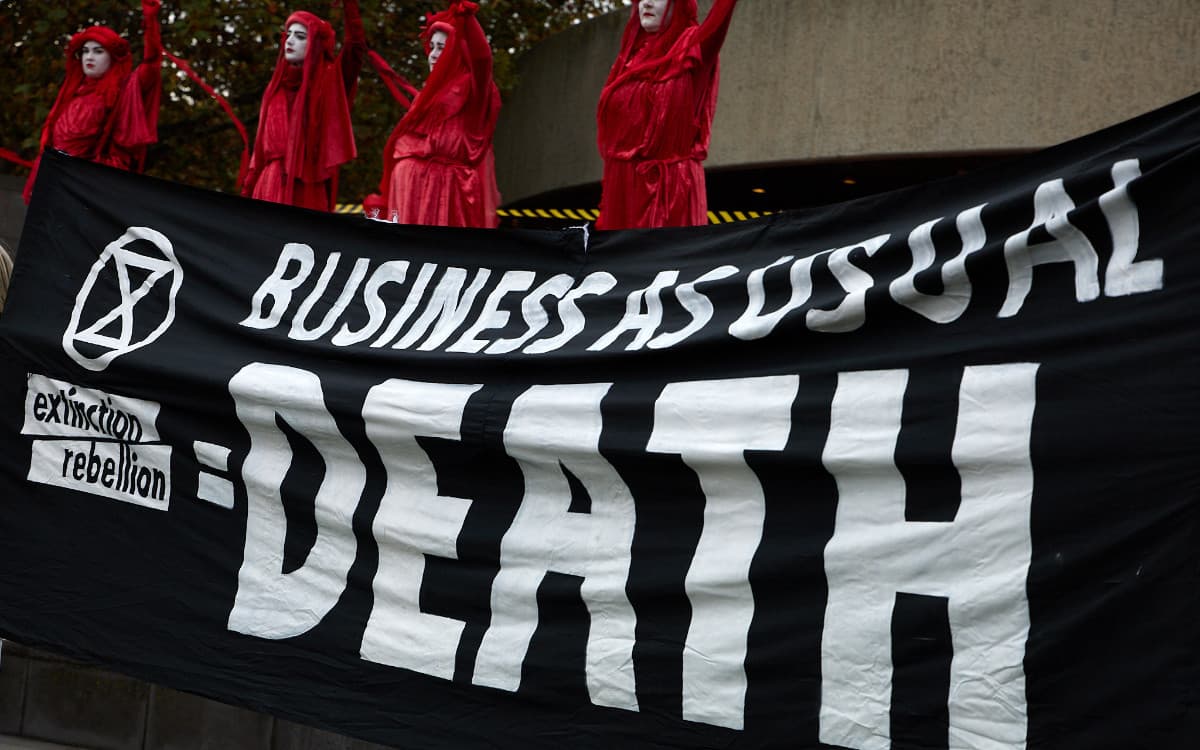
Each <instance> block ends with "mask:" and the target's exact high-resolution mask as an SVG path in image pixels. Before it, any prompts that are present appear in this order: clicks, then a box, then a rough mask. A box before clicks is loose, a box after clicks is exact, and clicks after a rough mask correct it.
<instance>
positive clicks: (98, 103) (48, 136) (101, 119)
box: [24, 2, 162, 203]
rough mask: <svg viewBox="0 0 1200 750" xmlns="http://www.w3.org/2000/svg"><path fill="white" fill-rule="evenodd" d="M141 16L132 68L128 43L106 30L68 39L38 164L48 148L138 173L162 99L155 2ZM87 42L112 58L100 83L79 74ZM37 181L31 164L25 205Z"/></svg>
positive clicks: (153, 136) (154, 137)
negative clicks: (140, 42) (140, 41)
mask: <svg viewBox="0 0 1200 750" xmlns="http://www.w3.org/2000/svg"><path fill="white" fill-rule="evenodd" d="M142 11H143V28H144V35H145V42H144V53H143V56H142V64H141V65H138V66H137V68H136V69H133V59H132V55H131V54H130V50H129V43H128V42H126V41H125V40H124V39H122V38H121V36H120V35H118V34H117V32H115V31H113V30H112V29H110V28H108V27H106V26H92V27H91V28H88V29H84V30H83V31H81V32H79V33H77V34H75V35H74V36H72V37H71V40H70V42H68V44H67V58H66V68H67V72H66V77H65V78H64V80H63V84H62V86H61V87H59V91H58V96H57V97H56V98H55V100H54V106H53V107H51V108H50V114H49V116H48V117H47V118H46V123H45V125H44V126H43V127H42V136H41V143H40V148H39V152H38V156H39V159H40V157H41V151H43V150H45V149H46V148H47V147H49V148H56V149H58V150H60V151H63V152H65V153H68V154H70V155H72V156H78V157H81V158H85V159H89V160H91V161H95V162H99V163H101V164H108V165H110V166H115V167H120V168H122V169H133V170H137V171H140V170H141V169H142V167H143V166H144V163H145V156H146V147H147V146H149V145H150V144H152V143H154V142H155V141H157V140H158V108H159V103H160V99H161V96H162V67H161V62H162V37H161V34H160V30H159V25H158V3H157V2H143V4H142ZM86 42H94V43H96V44H99V45H101V46H102V47H104V49H105V51H107V52H108V54H109V56H110V57H111V58H112V64H111V66H110V67H109V69H108V71H107V72H105V74H104V75H103V76H101V77H100V78H89V77H87V76H86V75H85V74H84V71H83V66H82V65H81V63H80V60H79V54H80V52H81V51H82V49H83V45H84V43H86ZM131 71H132V72H131ZM36 180H37V162H36V161H35V163H34V167H33V171H32V173H31V174H30V175H29V179H28V181H27V182H26V183H25V190H24V198H25V202H26V203H28V202H29V197H30V194H31V193H32V191H33V185H34V182H35V181H36Z"/></svg>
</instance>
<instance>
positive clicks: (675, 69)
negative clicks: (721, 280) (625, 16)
mask: <svg viewBox="0 0 1200 750" xmlns="http://www.w3.org/2000/svg"><path fill="white" fill-rule="evenodd" d="M736 5H737V0H715V2H714V3H713V6H712V9H711V10H710V11H709V13H708V16H707V17H706V18H705V19H704V23H703V24H700V23H697V8H696V0H637V2H635V4H634V7H633V13H632V15H631V16H630V19H629V22H628V23H627V24H626V26H625V33H624V35H623V36H622V38H621V49H620V52H619V53H618V54H617V60H616V62H615V63H614V64H613V66H612V69H611V70H610V71H609V74H608V81H607V82H606V83H605V84H604V88H603V90H602V91H601V92H600V106H599V108H598V110H597V114H596V121H597V125H598V143H599V147H600V156H601V157H602V158H603V159H604V176H603V179H602V183H601V198H600V218H599V220H598V221H597V222H596V226H597V228H599V229H629V228H648V227H676V226H696V225H702V224H706V223H707V222H708V218H707V217H708V200H707V196H706V194H705V190H706V187H705V180H704V166H703V162H704V160H705V159H706V158H707V157H708V145H709V140H710V138H711V135H712V120H713V114H714V113H715V112H716V107H717V82H718V79H719V72H718V55H719V53H720V51H721V46H722V44H724V42H725V35H726V33H727V32H728V31H729V23H730V20H731V19H732V16H733V9H734V7H735V6H736Z"/></svg>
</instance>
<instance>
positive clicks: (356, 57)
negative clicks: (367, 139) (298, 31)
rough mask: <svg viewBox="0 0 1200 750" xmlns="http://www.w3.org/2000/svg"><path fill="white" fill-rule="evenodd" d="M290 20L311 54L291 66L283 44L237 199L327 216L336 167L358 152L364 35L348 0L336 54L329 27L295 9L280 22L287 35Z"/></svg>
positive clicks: (333, 201) (332, 201) (333, 196)
mask: <svg viewBox="0 0 1200 750" xmlns="http://www.w3.org/2000/svg"><path fill="white" fill-rule="evenodd" d="M293 23H301V24H304V26H305V27H306V28H307V29H308V53H307V54H306V55H305V58H304V63H303V64H302V65H291V64H289V63H288V62H287V60H285V59H284V49H283V48H284V45H283V44H280V48H279V58H278V60H277V62H276V64H275V74H274V76H273V77H272V78H271V82H270V84H268V86H267V90H266V93H265V94H264V95H263V102H262V108H261V110H260V113H259V120H258V134H257V136H256V137H255V142H254V155H253V156H252V157H251V159H250V168H249V173H248V174H247V176H246V182H245V184H244V185H243V187H242V194H243V195H249V196H251V197H253V198H258V199H260V200H267V201H272V202H275V203H286V204H290V205H293V206H300V207H303V208H312V209H316V210H320V211H331V210H333V208H334V206H335V204H336V202H337V175H338V169H339V167H341V165H343V164H345V163H346V162H348V161H350V160H351V159H353V158H354V157H355V156H356V155H357V153H358V152H357V150H356V148H355V145H354V131H353V128H352V127H351V124H350V103H351V102H352V101H353V99H354V94H355V90H356V88H357V85H358V73H359V71H360V70H361V69H362V65H363V60H364V59H365V58H366V51H367V42H366V34H365V32H364V31H363V25H362V17H361V16H360V14H359V9H358V3H357V2H356V1H355V0H346V3H345V23H346V29H345V34H346V36H345V39H344V40H343V42H342V50H341V53H340V54H337V55H336V56H335V54H334V46H335V39H334V32H333V27H332V26H330V25H329V23H327V22H326V21H323V20H322V19H320V18H318V17H317V16H314V15H313V14H311V13H308V12H305V11H298V12H296V13H293V14H292V15H291V16H289V17H288V19H287V23H285V24H284V29H285V32H284V33H285V34H286V29H287V28H288V27H289V26H291V25H292V24H293Z"/></svg>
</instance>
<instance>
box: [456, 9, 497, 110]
mask: <svg viewBox="0 0 1200 750" xmlns="http://www.w3.org/2000/svg"><path fill="white" fill-rule="evenodd" d="M471 5H474V4H473V3H471ZM463 15H464V16H465V17H464V18H463V21H462V30H463V41H464V42H465V43H466V46H467V59H468V60H469V61H470V65H471V79H472V82H473V83H474V90H475V91H476V92H484V91H487V90H488V89H489V88H491V86H492V45H491V44H490V43H488V40H487V35H486V34H484V33H483V27H482V26H480V25H479V19H477V18H476V17H475V13H474V11H473V10H469V11H468V10H464V11H463ZM477 95H478V94H477Z"/></svg>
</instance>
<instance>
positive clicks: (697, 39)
mask: <svg viewBox="0 0 1200 750" xmlns="http://www.w3.org/2000/svg"><path fill="white" fill-rule="evenodd" d="M717 4H718V5H720V2H718V3H717ZM715 12H716V9H714V13H715ZM696 18H697V9H696V0H671V2H670V5H669V6H668V7H667V20H666V24H665V26H664V27H663V28H662V30H660V31H659V32H657V33H654V34H651V33H649V32H647V31H646V30H645V29H643V28H642V22H641V19H640V17H639V14H638V3H636V2H635V3H634V4H633V11H632V13H631V14H630V16H629V21H628V22H626V24H625V33H624V34H623V35H622V36H621V49H620V51H619V52H618V53H617V60H616V62H614V63H613V66H612V69H611V70H609V72H608V80H607V81H605V83H604V88H603V89H602V90H601V91H600V107H599V111H600V112H601V113H602V114H603V113H604V112H605V111H606V107H607V104H608V100H609V97H611V96H612V94H613V92H614V91H615V90H616V89H617V88H618V87H620V86H622V85H623V84H625V83H627V82H630V81H635V80H642V81H665V80H668V79H671V78H676V77H678V76H681V75H683V74H684V73H686V72H687V71H689V70H691V69H693V68H694V67H696V66H697V65H699V64H700V63H701V62H702V57H701V47H700V44H701V43H703V42H706V41H707V37H708V36H709V35H710V34H711V33H712V31H713V30H712V29H710V28H708V26H709V24H707V23H706V24H705V27H701V26H699V25H698V24H697V22H696ZM714 20H715V19H714ZM720 31H721V32H722V41H723V36H724V34H723V32H724V29H720ZM718 48H719V43H718ZM719 78H720V72H719V65H718V64H717V63H716V62H715V61H714V63H713V65H712V69H711V71H710V72H708V80H706V81H704V85H702V86H701V90H702V91H703V92H704V95H703V96H701V97H700V98H698V99H697V101H696V110H695V112H693V113H692V115H693V117H694V120H695V124H696V126H697V127H698V128H699V130H700V140H701V144H702V149H703V152H704V154H703V155H701V156H700V158H701V159H703V158H704V157H705V156H707V152H708V144H709V141H710V140H711V135H712V132H711V131H712V119H713V115H714V114H715V113H716V110H717V87H718V81H719ZM669 125H670V123H666V122H657V123H654V126H655V127H656V128H663V127H668V126H669ZM622 126H623V123H622V122H621V121H615V122H614V121H611V119H610V118H603V117H602V119H601V122H600V131H601V133H602V135H601V144H600V148H601V151H602V152H604V151H605V143H604V141H605V140H606V139H605V138H604V136H603V132H604V131H605V130H607V129H609V128H621V127H622ZM611 143H612V141H611V140H610V141H609V144H610V145H611Z"/></svg>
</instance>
